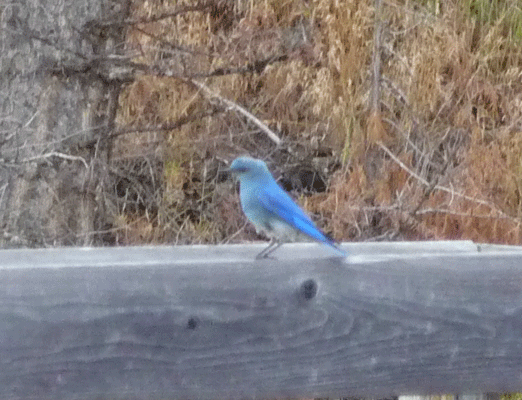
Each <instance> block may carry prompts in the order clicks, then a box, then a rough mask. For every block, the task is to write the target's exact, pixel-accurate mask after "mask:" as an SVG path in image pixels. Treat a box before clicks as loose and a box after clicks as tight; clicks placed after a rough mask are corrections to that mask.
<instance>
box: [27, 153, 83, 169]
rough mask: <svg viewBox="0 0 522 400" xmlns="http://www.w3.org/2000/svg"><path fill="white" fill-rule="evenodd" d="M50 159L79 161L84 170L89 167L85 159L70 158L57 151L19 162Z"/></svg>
mask: <svg viewBox="0 0 522 400" xmlns="http://www.w3.org/2000/svg"><path fill="white" fill-rule="evenodd" d="M50 157H59V158H63V159H64V160H69V161H81V162H82V163H83V165H85V168H89V165H88V164H87V161H85V158H83V157H79V156H71V155H69V154H64V153H58V152H57V151H51V152H50V153H47V154H42V155H39V156H35V157H29V158H24V159H23V160H20V162H31V161H36V160H41V159H45V158H50Z"/></svg>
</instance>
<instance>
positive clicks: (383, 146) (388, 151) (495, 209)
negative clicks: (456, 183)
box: [378, 143, 519, 222]
mask: <svg viewBox="0 0 522 400" xmlns="http://www.w3.org/2000/svg"><path fill="white" fill-rule="evenodd" d="M378 145H379V147H380V148H381V149H382V150H383V151H384V152H385V153H386V154H388V155H389V156H390V158H391V159H392V160H393V161H395V162H396V163H397V164H398V165H399V166H400V167H401V168H402V169H404V170H405V171H406V172H407V173H408V174H410V175H411V176H412V177H413V178H415V179H416V180H418V181H419V182H421V183H422V184H423V185H425V186H427V187H428V188H430V187H431V184H430V183H429V182H428V181H427V180H426V179H424V178H423V177H421V176H420V175H418V174H416V173H415V172H413V171H412V170H411V169H409V168H408V167H407V166H406V165H405V164H404V163H403V162H402V161H401V160H399V158H398V157H397V156H396V155H395V154H393V153H392V152H391V150H390V149H388V148H387V147H386V146H385V145H383V144H382V143H378ZM432 190H440V191H442V192H446V193H449V194H451V195H452V197H459V198H461V199H464V200H468V201H471V202H473V203H476V204H480V205H483V206H486V207H488V208H490V209H491V210H494V211H495V212H497V213H498V215H499V216H503V217H504V218H507V219H511V220H512V221H516V222H519V220H518V219H516V218H514V217H512V216H510V215H508V214H506V213H504V212H503V211H501V210H499V209H498V208H497V207H495V205H494V204H491V203H489V202H487V201H485V200H480V199H477V198H475V197H471V196H467V195H465V194H463V193H460V192H456V191H455V190H453V189H450V188H447V187H444V186H440V185H435V186H434V188H433V189H432ZM419 212H420V211H417V213H419Z"/></svg>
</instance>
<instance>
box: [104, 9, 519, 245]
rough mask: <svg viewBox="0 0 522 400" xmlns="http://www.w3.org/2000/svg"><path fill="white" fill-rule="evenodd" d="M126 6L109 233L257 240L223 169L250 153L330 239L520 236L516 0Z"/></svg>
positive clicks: (122, 240) (149, 239)
mask: <svg viewBox="0 0 522 400" xmlns="http://www.w3.org/2000/svg"><path fill="white" fill-rule="evenodd" d="M132 14H133V17H132V21H131V23H130V24H129V26H128V28H127V29H128V31H127V38H128V39H127V43H126V44H125V46H126V47H127V48H128V52H130V54H132V57H133V61H134V62H135V63H136V65H137V66H140V65H141V66H142V70H143V72H142V73H141V74H140V76H139V78H138V79H136V80H135V81H134V82H132V83H130V84H129V85H127V86H126V88H125V90H124V91H123V93H122V95H121V96H120V108H119V109H120V110H119V114H118V118H117V119H118V124H119V127H118V130H119V131H118V132H117V135H118V140H117V141H116V142H115V144H114V147H113V149H112V155H113V156H112V165H111V168H112V170H113V171H115V174H116V176H117V177H118V178H117V179H116V181H115V184H114V191H113V192H112V193H109V194H108V197H109V199H108V200H109V203H110V204H111V205H112V209H111V215H112V216H113V221H112V224H113V226H114V227H115V229H114V232H115V241H116V243H119V244H130V243H132V244H139V243H180V244H181V243H223V242H239V241H242V240H252V239H255V238H256V234H255V232H254V230H253V228H252V227H251V226H250V225H248V224H246V221H245V218H244V217H243V215H242V214H241V211H240V208H239V204H238V197H237V194H236V190H235V185H234V183H233V182H232V181H231V180H230V179H228V177H227V175H226V174H224V173H222V172H220V171H222V169H224V168H226V166H227V164H228V162H229V161H231V160H232V159H234V158H235V157H237V156H239V155H244V154H249V155H251V156H254V157H258V158H262V159H264V160H265V161H267V162H268V164H269V167H270V169H271V170H272V171H273V173H274V175H275V176H276V177H278V178H279V179H280V183H281V184H282V185H283V187H285V189H287V190H289V191H291V192H292V194H293V196H294V197H295V198H297V199H298V201H299V202H300V203H301V204H302V205H303V207H304V208H306V209H307V211H308V212H309V213H310V214H311V215H313V217H314V219H315V220H316V221H317V222H318V224H319V225H320V226H321V227H323V228H324V230H325V231H326V232H328V233H331V234H332V235H333V236H334V237H335V238H336V239H338V240H351V241H357V240H417V239H472V240H475V241H480V242H495V243H510V244H517V243H520V242H521V231H520V221H521V217H522V214H521V213H522V203H521V201H522V199H521V190H522V159H521V157H520V154H521V151H522V5H521V3H520V2H519V1H518V0H460V1H459V0H439V1H436V0H417V1H407V0H404V1H401V0H391V1H382V2H381V1H380V0H377V1H369V0H361V1H358V0H353V1H351V0H343V1H335V0H308V1H307V0H250V1H244V0H235V1H234V0H226V1H222V0H210V1H206V2H198V3H194V2H191V1H186V2H183V1H177V2H176V1H170V2H163V1H159V0H147V1H136V2H134V8H133V11H132ZM243 111H248V113H250V116H248V115H246V116H245V112H243ZM252 116H255V117H256V118H257V119H259V122H260V123H256V122H255V121H254V119H253V118H252ZM262 124H265V125H266V126H267V127H269V128H270V130H271V132H272V133H275V135H276V137H271V136H269V134H268V133H269V132H267V131H266V130H264V129H262V128H263V125H262ZM279 140H280V143H279Z"/></svg>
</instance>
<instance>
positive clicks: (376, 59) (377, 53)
mask: <svg viewBox="0 0 522 400" xmlns="http://www.w3.org/2000/svg"><path fill="white" fill-rule="evenodd" d="M374 29H375V31H374V35H373V54H372V72H373V73H372V93H371V96H370V109H371V110H372V112H374V113H378V112H380V98H381V37H382V21H381V0H375V28H374Z"/></svg>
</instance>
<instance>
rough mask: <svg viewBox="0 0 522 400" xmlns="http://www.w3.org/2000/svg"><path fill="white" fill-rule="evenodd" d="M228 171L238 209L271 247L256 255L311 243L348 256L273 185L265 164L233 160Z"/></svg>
mask: <svg viewBox="0 0 522 400" xmlns="http://www.w3.org/2000/svg"><path fill="white" fill-rule="evenodd" d="M230 171H231V172H233V173H234V174H235V175H237V177H238V179H239V191H240V198H241V208H242V209H243V212H244V213H245V215H246V216H247V218H248V219H249V221H250V222H252V224H253V225H254V226H255V228H256V230H257V231H258V232H259V231H262V232H264V233H265V234H267V235H268V236H269V237H270V238H271V241H270V244H269V245H268V247H267V248H266V249H264V250H263V251H262V252H261V253H259V254H258V255H257V257H256V258H257V259H260V258H266V257H268V255H269V254H270V253H272V252H273V251H275V250H276V249H278V248H279V247H280V246H281V245H282V244H283V243H285V242H295V241H298V240H301V239H305V240H307V239H308V240H309V239H313V240H316V241H318V242H320V243H324V244H326V245H328V246H330V247H331V248H332V249H334V250H335V251H336V252H337V254H339V255H340V256H343V257H344V256H346V255H347V253H346V252H345V251H344V250H341V249H340V248H339V247H337V245H336V243H335V242H334V241H333V240H332V239H331V238H329V237H328V236H326V235H325V234H324V233H323V232H321V231H320V230H319V229H317V227H316V226H315V225H314V223H313V222H312V220H311V219H310V218H309V217H308V216H307V215H306V214H305V213H304V212H303V210H301V208H299V206H298V205H297V204H296V203H294V201H293V200H292V199H291V198H290V196H289V195H288V194H287V193H286V192H285V191H284V190H283V189H282V188H281V187H280V186H279V185H278V184H277V183H276V181H275V180H274V178H273V177H272V174H271V173H270V171H268V168H267V166H266V164H265V163H264V162H263V161H261V160H256V159H255V158H251V157H239V158H236V159H235V160H234V161H233V162H232V164H231V165H230Z"/></svg>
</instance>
